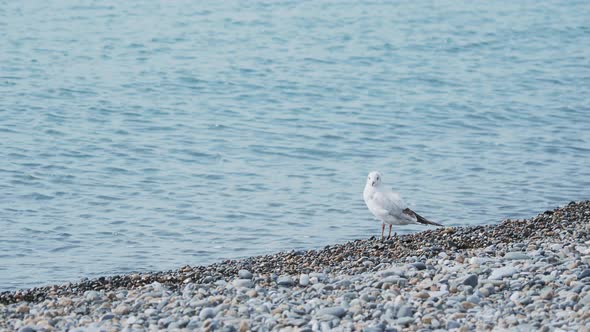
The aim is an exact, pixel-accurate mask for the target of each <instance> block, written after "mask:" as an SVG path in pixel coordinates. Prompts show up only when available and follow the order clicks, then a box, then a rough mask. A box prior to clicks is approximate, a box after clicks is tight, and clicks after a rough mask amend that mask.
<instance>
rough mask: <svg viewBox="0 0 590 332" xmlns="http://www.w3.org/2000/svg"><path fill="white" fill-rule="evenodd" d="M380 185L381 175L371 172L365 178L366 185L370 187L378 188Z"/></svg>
mask: <svg viewBox="0 0 590 332" xmlns="http://www.w3.org/2000/svg"><path fill="white" fill-rule="evenodd" d="M380 184H381V173H379V172H377V171H373V172H371V173H369V176H368V177H367V185H371V187H378V186H379V185H380Z"/></svg>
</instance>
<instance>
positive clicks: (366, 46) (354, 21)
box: [0, 0, 590, 290]
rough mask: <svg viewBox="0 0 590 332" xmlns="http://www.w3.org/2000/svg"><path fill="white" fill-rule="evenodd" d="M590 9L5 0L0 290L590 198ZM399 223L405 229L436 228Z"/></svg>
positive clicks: (486, 220)
mask: <svg viewBox="0 0 590 332" xmlns="http://www.w3.org/2000/svg"><path fill="white" fill-rule="evenodd" d="M589 18H590V3H589V2H587V1H543V2H538V1H527V0H525V1H516V2H513V1H485V2H484V1H475V2H472V1H454V0H453V1H354V2H344V1H270V2H265V1H215V2H206V1H116V2H115V1H112V2H111V1H63V0H55V1H0V156H1V157H2V158H1V159H0V248H1V249H0V290H11V289H17V288H26V287H34V286H40V285H47V284H53V283H62V282H67V281H76V280H78V279H80V278H82V277H96V276H100V275H112V274H122V273H129V272H133V271H153V270H168V269H174V268H178V267H180V266H182V265H186V264H190V265H200V264H208V263H211V262H216V261H220V260H222V259H227V258H240V257H245V256H250V255H257V254H267V253H273V252H276V251H281V250H291V249H313V248H321V247H323V246H325V245H328V244H334V243H338V242H344V241H347V240H351V239H357V238H368V237H370V236H372V235H378V234H379V233H380V223H379V222H378V221H377V220H375V219H374V218H373V217H372V215H371V214H370V213H369V211H368V210H367V209H366V207H365V205H364V202H363V199H362V190H363V187H364V182H365V178H366V175H367V173H368V172H369V171H372V170H380V171H381V172H382V173H383V178H384V181H385V182H386V183H388V184H389V185H391V186H392V187H393V188H394V189H395V190H397V191H399V192H401V193H402V195H403V196H404V197H405V199H406V200H407V201H408V202H409V203H410V204H411V206H412V208H413V209H415V210H416V211H417V212H419V213H420V214H422V215H423V216H425V217H427V218H429V219H432V220H434V221H437V222H441V223H444V224H445V225H450V226H465V225H479V224H493V223H497V222H499V221H501V220H502V219H504V218H513V219H514V218H524V217H530V216H532V215H535V214H536V213H538V212H542V211H544V210H546V209H550V208H553V207H556V206H558V205H563V204H566V203H568V202H569V201H572V200H584V199H589V198H590V46H589V45H590V19H589ZM421 229H425V228H421V227H420V226H399V227H396V228H395V230H397V232H398V233H407V232H414V231H417V230H421Z"/></svg>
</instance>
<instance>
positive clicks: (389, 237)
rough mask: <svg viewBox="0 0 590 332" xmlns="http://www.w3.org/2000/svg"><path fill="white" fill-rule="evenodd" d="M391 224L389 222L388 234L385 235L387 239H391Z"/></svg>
mask: <svg viewBox="0 0 590 332" xmlns="http://www.w3.org/2000/svg"><path fill="white" fill-rule="evenodd" d="M391 226H393V225H391V224H389V235H387V239H388V240H389V239H391Z"/></svg>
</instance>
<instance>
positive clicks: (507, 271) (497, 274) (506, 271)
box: [488, 266, 518, 280]
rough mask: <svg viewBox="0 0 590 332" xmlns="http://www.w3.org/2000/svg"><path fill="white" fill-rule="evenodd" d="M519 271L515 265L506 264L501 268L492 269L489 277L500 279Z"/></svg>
mask: <svg viewBox="0 0 590 332" xmlns="http://www.w3.org/2000/svg"><path fill="white" fill-rule="evenodd" d="M517 272H518V270H517V269H516V268H515V267H513V266H504V267H500V268H497V269H494V270H492V273H491V274H490V276H489V277H488V279H490V280H499V279H503V278H506V277H511V276H512V275H514V274H515V273H517Z"/></svg>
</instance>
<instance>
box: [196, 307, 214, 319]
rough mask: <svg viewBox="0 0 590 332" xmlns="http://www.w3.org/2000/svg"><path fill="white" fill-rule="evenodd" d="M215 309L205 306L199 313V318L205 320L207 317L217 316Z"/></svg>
mask: <svg viewBox="0 0 590 332" xmlns="http://www.w3.org/2000/svg"><path fill="white" fill-rule="evenodd" d="M215 314H216V313H215V309H213V308H203V309H202V310H201V312H200V313H199V318H200V319H201V320H205V319H207V318H213V317H215Z"/></svg>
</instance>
